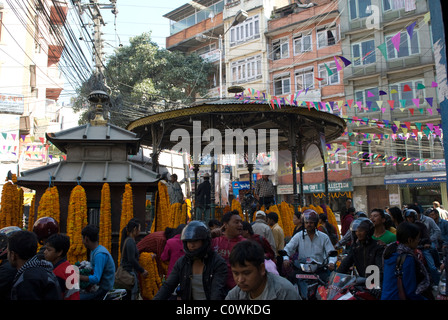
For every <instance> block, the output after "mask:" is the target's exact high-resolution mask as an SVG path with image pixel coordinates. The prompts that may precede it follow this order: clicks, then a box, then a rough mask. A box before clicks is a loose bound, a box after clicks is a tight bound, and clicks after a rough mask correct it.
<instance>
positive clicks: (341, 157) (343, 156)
mask: <svg viewBox="0 0 448 320" xmlns="http://www.w3.org/2000/svg"><path fill="white" fill-rule="evenodd" d="M346 160H347V150H339V151H338V152H337V153H335V154H333V155H331V156H330V163H329V164H328V168H329V169H331V170H347V169H348V168H347V161H346Z"/></svg>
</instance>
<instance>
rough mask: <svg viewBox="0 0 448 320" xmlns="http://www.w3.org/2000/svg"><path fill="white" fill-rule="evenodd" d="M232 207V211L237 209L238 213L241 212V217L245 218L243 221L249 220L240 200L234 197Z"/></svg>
mask: <svg viewBox="0 0 448 320" xmlns="http://www.w3.org/2000/svg"><path fill="white" fill-rule="evenodd" d="M231 209H232V210H231V211H233V210H237V211H238V213H239V214H240V217H241V219H243V221H247V219H246V218H245V217H244V215H243V209H242V208H241V203H240V202H239V201H238V200H236V199H232V207H231Z"/></svg>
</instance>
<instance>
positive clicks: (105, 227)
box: [99, 183, 112, 252]
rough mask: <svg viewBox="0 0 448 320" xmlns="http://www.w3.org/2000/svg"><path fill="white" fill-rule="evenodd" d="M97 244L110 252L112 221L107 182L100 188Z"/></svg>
mask: <svg viewBox="0 0 448 320" xmlns="http://www.w3.org/2000/svg"><path fill="white" fill-rule="evenodd" d="M99 244H100V245H102V246H103V247H105V248H106V249H107V250H108V251H109V252H111V249H112V221H111V202H110V187H109V184H108V183H104V184H103V188H102V189H101V204H100V234H99Z"/></svg>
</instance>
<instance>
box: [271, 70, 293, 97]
mask: <svg viewBox="0 0 448 320" xmlns="http://www.w3.org/2000/svg"><path fill="white" fill-rule="evenodd" d="M288 93H291V79H290V76H289V73H286V74H281V75H277V76H276V77H274V94H275V95H276V96H281V95H283V94H288Z"/></svg>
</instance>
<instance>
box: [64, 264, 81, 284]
mask: <svg viewBox="0 0 448 320" xmlns="http://www.w3.org/2000/svg"><path fill="white" fill-rule="evenodd" d="M65 274H68V275H69V276H68V277H67V279H66V280H65V286H66V287H67V289H68V290H72V289H75V290H79V268H78V267H77V266H74V265H69V266H67V268H66V269H65Z"/></svg>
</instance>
